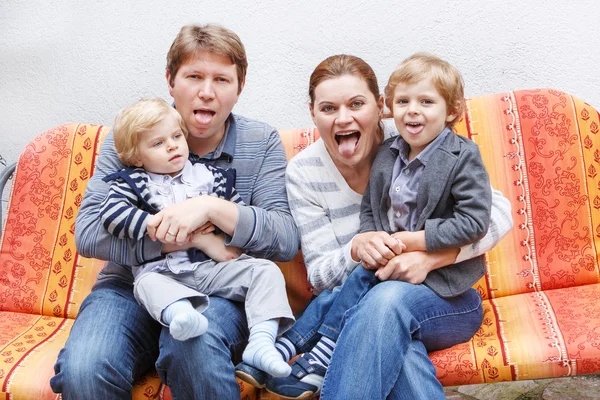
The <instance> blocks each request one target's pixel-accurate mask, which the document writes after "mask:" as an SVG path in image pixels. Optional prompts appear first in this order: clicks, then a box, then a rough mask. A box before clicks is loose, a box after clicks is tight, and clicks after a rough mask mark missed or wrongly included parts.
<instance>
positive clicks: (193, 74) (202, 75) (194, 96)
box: [167, 51, 243, 155]
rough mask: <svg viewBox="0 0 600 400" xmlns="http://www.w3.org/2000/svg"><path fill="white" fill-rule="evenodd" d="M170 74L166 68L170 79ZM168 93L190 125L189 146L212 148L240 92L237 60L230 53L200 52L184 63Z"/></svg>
mask: <svg viewBox="0 0 600 400" xmlns="http://www.w3.org/2000/svg"><path fill="white" fill-rule="evenodd" d="M170 78H171V73H170V71H167V82H169V81H170ZM242 87H243V85H242ZM240 92H241V90H240ZM169 93H170V94H171V96H172V97H173V99H174V100H175V107H177V111H179V113H180V114H181V116H182V117H183V120H184V121H185V123H186V125H187V128H188V131H189V136H188V143H189V145H190V150H191V151H193V152H195V153H198V154H199V155H204V154H206V153H208V152H210V151H213V150H214V149H215V148H216V147H217V145H218V144H219V142H220V141H221V139H222V138H223V135H224V134H225V120H226V119H227V117H228V116H229V114H230V113H231V110H232V109H233V106H234V105H235V103H237V101H238V98H239V96H240V94H239V93H238V77H237V71H236V66H235V64H232V63H231V60H230V59H229V58H227V57H223V56H220V55H217V54H214V53H211V52H208V51H202V52H199V53H198V54H197V56H196V57H193V58H191V59H190V60H188V61H187V62H185V63H183V64H182V65H181V67H180V68H179V70H178V71H177V74H176V75H175V78H174V79H173V86H171V85H169Z"/></svg>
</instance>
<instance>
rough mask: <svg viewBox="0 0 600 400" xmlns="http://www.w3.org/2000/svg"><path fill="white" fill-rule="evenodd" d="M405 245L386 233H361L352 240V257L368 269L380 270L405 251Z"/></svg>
mask: <svg viewBox="0 0 600 400" xmlns="http://www.w3.org/2000/svg"><path fill="white" fill-rule="evenodd" d="M404 247H405V246H404V244H403V243H401V242H400V241H398V240H397V239H395V238H393V237H392V236H390V235H389V234H388V233H386V232H382V231H378V232H364V233H359V234H358V235H356V236H355V237H354V238H353V239H352V249H351V256H352V259H354V260H360V261H361V262H362V264H363V266H364V267H365V268H366V269H376V268H380V267H382V266H384V265H386V264H387V263H388V261H389V260H391V259H393V258H394V257H395V256H396V255H398V254H401V253H402V252H403V251H404Z"/></svg>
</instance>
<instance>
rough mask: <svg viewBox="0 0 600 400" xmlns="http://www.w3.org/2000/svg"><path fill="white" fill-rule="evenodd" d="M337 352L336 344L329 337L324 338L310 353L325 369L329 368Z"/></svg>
mask: <svg viewBox="0 0 600 400" xmlns="http://www.w3.org/2000/svg"><path fill="white" fill-rule="evenodd" d="M333 350H335V342H334V341H333V340H331V339H329V338H328V337H325V336H322V337H321V340H319V343H317V344H316V345H315V347H313V349H312V350H311V351H310V352H309V353H310V354H311V355H312V356H313V357H314V358H315V360H317V362H318V363H319V364H321V365H322V366H324V367H325V368H328V367H329V363H330V362H331V356H332V355H333Z"/></svg>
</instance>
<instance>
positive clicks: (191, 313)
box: [162, 299, 208, 340]
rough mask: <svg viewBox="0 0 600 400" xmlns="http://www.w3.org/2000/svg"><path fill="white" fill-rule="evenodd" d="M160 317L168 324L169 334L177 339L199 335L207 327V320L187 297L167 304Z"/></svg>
mask: <svg viewBox="0 0 600 400" xmlns="http://www.w3.org/2000/svg"><path fill="white" fill-rule="evenodd" d="M162 319H163V321H164V322H165V323H166V324H167V325H169V332H171V336H173V338H175V339H177V340H187V339H190V338H193V337H196V336H200V335H202V334H203V333H204V332H206V330H207V329H208V320H207V319H206V317H205V316H204V315H202V314H201V313H200V312H198V311H196V309H195V308H194V307H193V306H192V303H191V302H190V301H189V300H188V299H181V300H177V301H176V302H174V303H172V304H170V305H168V306H167V308H165V309H164V311H163V312H162Z"/></svg>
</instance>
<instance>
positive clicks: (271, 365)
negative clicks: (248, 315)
mask: <svg viewBox="0 0 600 400" xmlns="http://www.w3.org/2000/svg"><path fill="white" fill-rule="evenodd" d="M278 329H279V321H278V320H277V319H270V320H267V321H263V322H259V323H258V324H256V325H254V326H253V327H252V328H250V338H249V339H248V346H246V350H244V353H243V354H242V359H243V360H244V362H245V363H247V364H250V365H252V366H253V367H256V368H258V369H260V370H263V371H265V372H267V373H268V374H269V375H271V376H275V377H285V376H288V375H289V374H290V372H291V370H292V368H291V367H290V366H289V365H288V363H287V362H285V361H284V360H283V358H282V356H281V354H280V353H279V352H278V351H277V349H276V348H275V337H276V336H277V331H278Z"/></svg>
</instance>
